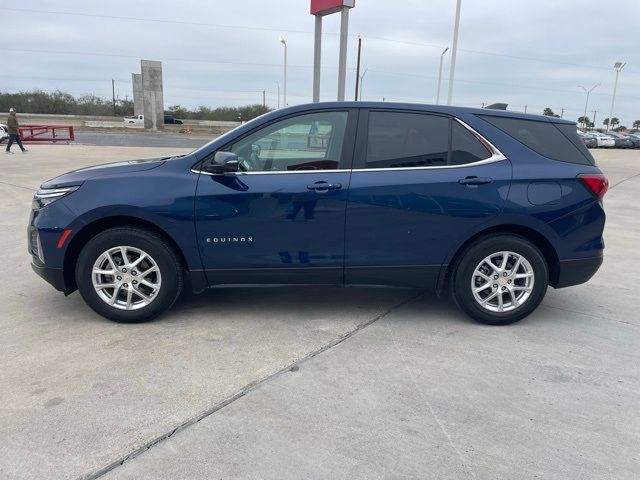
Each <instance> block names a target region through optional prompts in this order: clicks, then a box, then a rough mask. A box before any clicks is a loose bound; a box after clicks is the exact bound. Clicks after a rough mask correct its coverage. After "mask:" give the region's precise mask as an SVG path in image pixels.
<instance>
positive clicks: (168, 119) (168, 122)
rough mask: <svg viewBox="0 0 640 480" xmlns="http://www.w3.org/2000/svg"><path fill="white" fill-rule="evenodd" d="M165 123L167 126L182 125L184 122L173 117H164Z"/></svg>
mask: <svg viewBox="0 0 640 480" xmlns="http://www.w3.org/2000/svg"><path fill="white" fill-rule="evenodd" d="M164 123H165V124H166V125H182V120H179V119H177V118H173V117H172V116H171V115H165V116H164Z"/></svg>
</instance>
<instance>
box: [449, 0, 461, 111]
mask: <svg viewBox="0 0 640 480" xmlns="http://www.w3.org/2000/svg"><path fill="white" fill-rule="evenodd" d="M461 3H462V0H458V1H457V3H456V23H455V26H454V28H453V46H452V48H451V67H450V69H449V93H448V95H447V105H451V102H452V100H453V77H454V76H455V74H456V55H457V53H458V32H459V31H460V4H461Z"/></svg>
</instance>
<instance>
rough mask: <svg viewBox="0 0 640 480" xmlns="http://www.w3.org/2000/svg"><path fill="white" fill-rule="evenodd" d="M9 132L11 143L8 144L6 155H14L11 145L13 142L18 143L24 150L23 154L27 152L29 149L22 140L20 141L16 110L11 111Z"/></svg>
mask: <svg viewBox="0 0 640 480" xmlns="http://www.w3.org/2000/svg"><path fill="white" fill-rule="evenodd" d="M7 130H8V131H9V132H8V133H9V141H8V142H7V149H6V150H5V151H4V153H13V152H12V151H11V145H13V142H16V143H17V144H18V146H19V147H20V150H22V153H25V152H27V149H26V148H24V146H23V145H22V140H20V132H19V131H18V119H17V118H16V109H15V108H10V109H9V118H8V119H7Z"/></svg>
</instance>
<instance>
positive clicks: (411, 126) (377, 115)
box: [365, 112, 449, 168]
mask: <svg viewBox="0 0 640 480" xmlns="http://www.w3.org/2000/svg"><path fill="white" fill-rule="evenodd" d="M448 154H449V119H448V118H447V117H442V116H438V115H428V114H421V113H402V112H371V113H370V114H369V132H368V135H367V157H366V166H365V168H403V167H404V168H406V167H430V166H442V165H447V158H448Z"/></svg>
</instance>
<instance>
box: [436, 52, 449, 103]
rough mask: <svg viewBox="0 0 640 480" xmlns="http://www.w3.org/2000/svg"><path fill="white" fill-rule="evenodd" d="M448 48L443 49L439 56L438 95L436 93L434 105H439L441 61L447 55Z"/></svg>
mask: <svg viewBox="0 0 640 480" xmlns="http://www.w3.org/2000/svg"><path fill="white" fill-rule="evenodd" d="M448 50H449V47H447V48H445V49H444V50H443V51H442V53H441V54H440V68H439V69H438V93H436V105H439V104H440V82H442V59H443V58H444V54H445V53H447V51H448Z"/></svg>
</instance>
